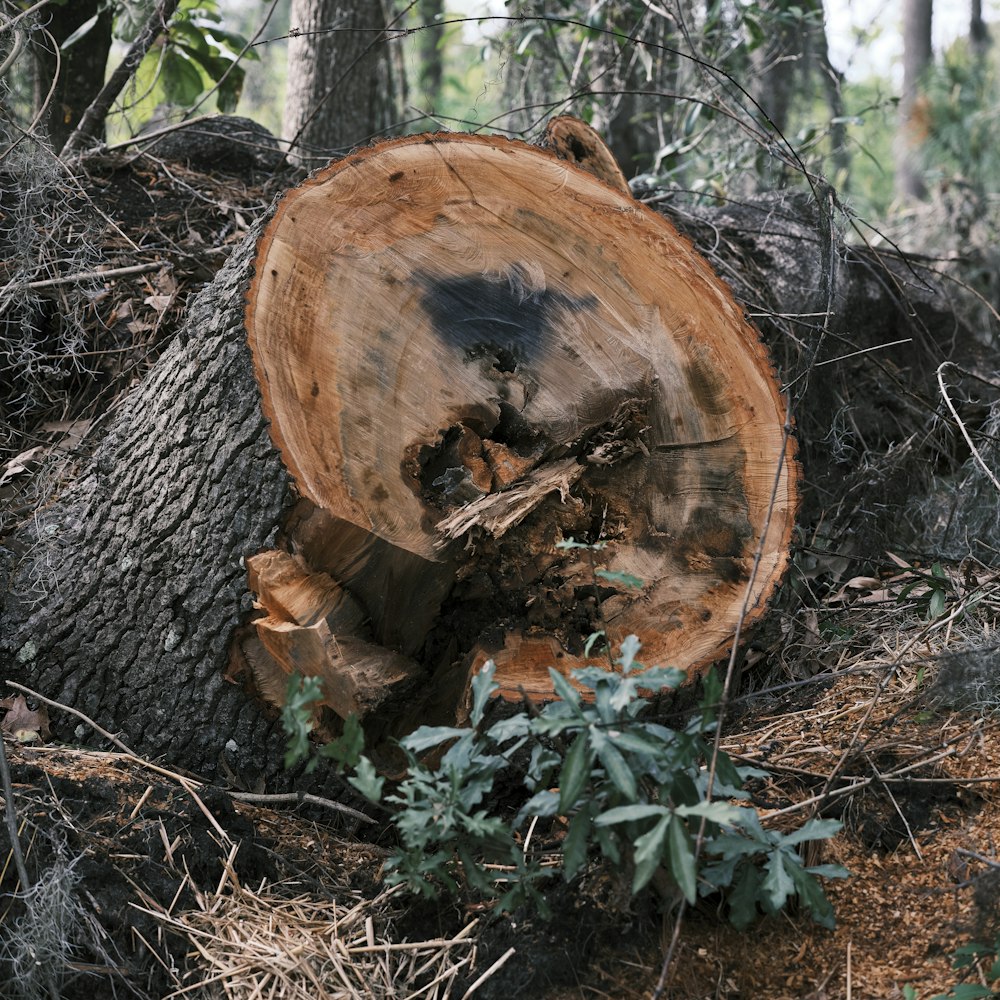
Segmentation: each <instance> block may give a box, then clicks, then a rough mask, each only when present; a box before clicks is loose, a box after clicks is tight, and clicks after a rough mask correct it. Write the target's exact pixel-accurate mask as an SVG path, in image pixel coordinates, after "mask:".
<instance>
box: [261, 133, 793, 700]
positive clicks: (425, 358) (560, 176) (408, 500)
mask: <svg viewBox="0 0 1000 1000" xmlns="http://www.w3.org/2000/svg"><path fill="white" fill-rule="evenodd" d="M574 129H575V133H576V135H579V136H582V137H583V138H584V139H586V140H587V144H585V143H583V142H580V141H578V140H577V139H576V135H574V134H573V130H574ZM549 142H550V145H552V146H553V147H554V148H555V150H556V152H557V153H562V154H563V155H564V156H567V155H571V156H572V159H573V160H574V161H575V162H576V163H577V164H582V165H584V166H586V165H587V164H588V163H591V164H593V166H594V167H595V170H594V172H595V173H596V174H597V176H598V177H600V178H602V180H605V181H607V182H606V183H603V182H602V180H597V179H595V177H594V176H591V173H590V172H587V171H586V170H580V169H576V168H575V167H574V166H570V165H569V164H568V163H567V162H566V160H565V159H557V158H556V157H554V156H552V155H550V154H548V153H546V152H543V151H541V150H539V149H537V148H534V147H531V146H527V145H524V144H522V143H517V142H509V141H507V140H504V139H500V138H497V137H486V136H469V135H459V134H449V135H436V136H430V137H427V136H418V137H414V138H406V139H401V140H397V141H395V142H390V143H385V144H382V145H379V146H376V147H374V148H372V149H366V150H362V151H360V152H357V153H355V154H354V155H352V156H350V157H347V158H346V159H344V160H341V161H339V162H337V163H334V164H333V165H331V166H330V167H328V168H327V169H325V170H323V171H321V172H320V173H318V174H316V175H315V176H314V177H312V178H311V179H310V180H309V181H307V182H306V183H305V184H303V185H302V186H301V187H299V188H298V189H296V190H294V191H293V192H291V193H290V194H289V195H288V196H286V198H285V200H284V201H283V202H282V204H281V205H280V206H279V208H278V210H277V212H276V213H275V216H274V218H273V219H272V221H271V222H270V224H269V225H268V227H267V230H266V232H265V234H264V237H263V239H262V241H261V244H260V249H259V252H258V260H257V270H256V276H255V278H254V281H253V284H252V286H251V290H250V295H249V308H248V313H247V329H248V332H249V339H250V345H251V349H252V352H253V357H254V369H255V371H256V374H257V380H258V383H259V384H260V386H261V392H262V396H263V407H264V412H265V414H266V415H267V417H268V420H269V422H270V429H271V435H272V438H273V440H274V443H275V445H276V446H277V448H278V450H279V452H280V453H281V456H282V459H283V461H284V464H285V466H286V467H287V469H288V470H289V471H290V472H291V474H292V476H293V478H294V480H295V483H296V485H297V488H298V491H299V493H300V495H301V497H302V502H301V504H300V507H299V512H298V514H297V515H296V520H295V522H294V524H293V525H292V526H291V527H290V528H289V529H288V531H287V533H286V543H285V546H286V548H287V550H288V551H289V552H293V553H295V559H294V562H293V561H292V560H291V559H290V558H288V557H286V558H285V559H280V558H277V557H276V556H274V555H269V556H267V557H260V558H259V560H258V563H257V564H256V565H259V566H260V571H259V574H258V582H257V583H256V585H255V589H256V590H257V592H258V594H259V595H260V598H259V599H260V604H261V605H262V607H263V608H264V609H265V610H266V611H267V616H266V617H265V618H263V619H262V620H261V621H259V622H258V623H257V632H258V638H259V641H260V644H261V646H263V647H264V649H266V651H267V653H268V654H270V657H271V659H273V660H274V661H275V662H276V663H277V664H278V665H279V668H280V670H281V671H282V672H284V673H288V672H291V671H292V670H298V671H300V672H303V673H307V674H316V675H320V676H322V677H323V678H325V680H326V682H327V683H326V686H325V690H326V691H328V692H334V691H335V692H337V694H336V695H328V700H327V703H328V704H329V705H330V706H331V707H332V708H334V709H335V710H336V711H337V712H339V713H340V714H341V715H346V714H347V713H348V712H349V711H358V710H359V709H360V708H362V707H363V706H369V707H370V708H373V707H374V706H375V705H377V704H378V703H379V702H380V701H381V700H382V699H383V698H385V697H386V696H387V695H388V694H389V692H390V691H391V689H392V687H393V686H394V685H401V686H402V687H403V688H410V687H412V685H413V682H414V679H415V678H420V677H431V678H433V682H432V684H433V687H434V690H435V692H436V696H437V697H443V698H444V701H445V702H448V703H454V702H455V701H456V699H458V698H459V696H460V694H461V691H462V689H463V688H464V686H465V684H466V683H467V679H468V676H469V671H470V670H475V669H477V668H478V667H480V666H481V665H482V664H483V663H484V662H485V661H486V660H487V659H492V660H494V661H495V662H496V664H497V674H496V677H497V680H498V681H499V683H500V686H501V693H502V694H503V695H504V696H506V697H511V698H518V697H520V696H521V695H522V694H523V693H526V694H528V695H530V696H531V697H534V698H543V699H544V698H551V697H553V690H552V683H551V680H550V677H549V674H548V668H549V667H555V668H556V669H558V670H559V671H560V672H562V673H564V674H568V673H569V671H571V670H572V669H573V668H575V667H579V666H582V665H583V664H584V663H585V662H587V657H586V656H585V655H584V650H585V645H586V642H587V639H588V636H590V635H591V634H592V633H594V632H604V633H605V635H606V637H607V639H608V640H609V641H610V643H611V645H612V646H616V645H617V644H618V643H619V642H620V641H621V640H622V639H623V638H624V637H625V636H626V635H628V634H631V633H634V634H635V635H637V636H638V637H639V639H640V640H641V642H642V645H643V654H642V656H643V661H644V662H645V663H646V664H647V665H651V664H653V663H657V664H664V665H666V664H669V665H673V666H677V667H680V668H682V669H685V670H693V669H697V668H700V667H702V666H704V665H706V664H708V663H710V662H712V661H713V660H714V659H716V658H718V657H719V655H720V654H721V653H723V652H724V651H725V650H726V648H727V646H728V644H729V643H730V642H731V641H732V638H733V634H734V631H735V629H736V625H737V622H738V621H739V619H740V617H741V615H742V614H743V612H744V610H745V607H746V608H748V609H749V613H748V614H747V615H746V618H747V619H753V618H756V617H757V616H758V615H759V614H760V613H761V612H762V610H763V608H764V604H765V601H766V600H767V598H768V596H769V595H770V593H771V591H772V590H773V588H774V586H775V583H776V581H777V580H778V578H779V577H780V575H781V573H782V572H783V570H784V567H785V563H786V558H787V550H788V543H789V536H790V532H791V529H792V524H793V517H794V510H795V466H794V463H793V461H792V460H791V447H792V446H791V443H790V441H789V439H788V436H787V434H786V433H785V431H784V427H785V423H786V408H785V403H784V401H783V400H782V398H781V396H780V394H779V392H778V389H777V386H776V384H775V378H774V374H773V372H772V369H771V365H770V362H769V359H768V356H767V353H766V351H765V349H764V348H763V346H762V345H761V343H760V340H759V337H758V335H757V333H756V331H755V330H754V329H753V328H752V327H750V326H749V325H748V324H747V322H746V321H745V320H744V319H743V317H742V314H741V312H740V310H739V308H738V307H737V306H736V304H735V303H734V301H733V299H732V297H731V295H730V294H729V292H728V291H727V289H726V288H725V286H724V285H723V284H722V283H721V281H719V279H718V278H717V277H716V276H715V275H714V274H712V273H711V271H710V270H709V268H708V267H707V265H706V264H705V263H704V262H703V260H702V259H701V258H700V257H699V256H698V255H697V254H696V253H695V252H694V251H693V249H692V247H691V245H690V244H689V243H688V241H687V240H686V239H684V238H682V237H681V236H679V235H678V234H677V232H676V231H675V230H674V229H673V228H672V227H671V226H670V224H669V223H667V222H666V221H665V220H664V219H662V218H661V217H660V216H658V215H656V214H654V213H653V212H651V211H649V210H648V209H646V208H645V207H643V206H641V205H639V204H637V203H636V202H635V201H634V200H633V199H632V198H631V196H630V195H629V194H628V193H627V192H628V189H627V186H625V185H624V182H623V181H621V180H620V173H618V174H617V176H616V175H615V173H614V171H613V170H611V169H609V167H608V161H609V160H610V156H609V154H607V153H606V149H604V147H603V144H600V140H599V139H597V137H596V135H595V134H594V133H592V132H590V130H589V129H587V128H586V126H582V124H580V123H574V121H573V120H567V119H560V120H558V122H557V123H556V126H554V127H550V130H549ZM595 145H596V146H597V149H598V150H599V151H603V153H604V154H605V155H604V156H602V157H593V156H591V151H592V150H593V149H594V148H595ZM610 162H611V166H612V167H613V166H614V164H613V161H610ZM570 540H572V541H576V542H578V543H586V544H594V543H597V544H598V545H600V546H601V548H600V549H599V551H596V552H595V551H593V550H590V549H581V548H561V547H560V543H565V542H567V541H570ZM758 555H759V564H758V565H757V567H756V573H755V574H754V564H755V558H756V557H757V556H758ZM265 558H267V559H269V560H270V561H271V565H272V566H273V568H274V569H275V570H276V571H278V572H280V575H282V576H283V578H284V580H285V583H284V586H285V587H286V588H287V587H290V586H291V579H292V578H293V577H294V576H295V574H296V571H297V574H298V580H299V586H300V590H301V591H302V592H306V591H311V593H312V595H313V596H312V598H311V599H309V600H306V601H305V602H304V606H303V608H302V609H300V611H299V612H298V613H289V612H288V609H287V602H283V601H282V600H279V599H276V598H275V596H274V594H273V588H272V593H270V594H268V593H265V592H264V591H266V590H267V589H268V582H267V577H268V573H267V571H266V570H265V569H264V568H263V560H264V559H265ZM279 567H280V570H279ZM595 570H596V574H595ZM752 575H753V582H752V584H750V580H751V576H752ZM748 585H749V590H748ZM347 601H350V611H349V612H348V618H349V622H348V621H346V620H345V621H344V622H343V623H342V624H337V623H335V622H333V621H332V620H331V616H333V617H336V616H338V615H342V614H343V610H342V609H343V608H344V605H345V602H347ZM355 602H357V603H355ZM359 606H360V608H363V611H361V610H359ZM328 609H333V610H328ZM345 644H346V647H353V648H354V649H355V650H356V653H355V655H351V654H349V653H348V652H347V648H346V647H345ZM358 656H360V657H361V662H363V664H364V666H363V667H362V668H361V671H360V673H359V668H358V666H357V662H358V661H357V657H358ZM251 658H252V659H253V660H254V662H255V663H256V664H257V665H258V667H257V669H258V670H260V669H261V668H260V663H261V660H262V657H261V650H260V649H257V650H255V653H253V654H251ZM278 676H279V677H280V674H279V675H278ZM421 711H423V709H421Z"/></svg>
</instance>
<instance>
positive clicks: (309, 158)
mask: <svg viewBox="0 0 1000 1000" xmlns="http://www.w3.org/2000/svg"><path fill="white" fill-rule="evenodd" d="M291 26H292V31H293V32H294V34H293V35H292V37H291V38H290V39H289V43H288V88H287V91H286V94H285V121H284V127H283V132H284V135H285V137H286V138H287V139H289V140H290V141H291V142H292V143H293V146H292V158H293V159H294V160H296V161H297V162H300V163H303V164H306V165H316V164H317V163H321V162H325V161H326V160H329V159H330V158H331V157H332V156H334V155H339V154H343V153H345V152H347V151H348V150H350V149H351V148H353V147H354V146H357V145H359V144H360V143H363V142H368V141H369V140H370V139H371V138H373V137H374V136H377V135H380V134H381V133H383V132H384V131H385V130H386V129H387V128H388V127H389V126H390V125H391V124H392V122H393V119H394V115H393V113H392V110H393V97H392V83H391V71H390V60H389V50H388V42H387V40H386V37H385V33H384V32H385V27H386V20H385V13H384V10H383V6H382V0H292V15H291Z"/></svg>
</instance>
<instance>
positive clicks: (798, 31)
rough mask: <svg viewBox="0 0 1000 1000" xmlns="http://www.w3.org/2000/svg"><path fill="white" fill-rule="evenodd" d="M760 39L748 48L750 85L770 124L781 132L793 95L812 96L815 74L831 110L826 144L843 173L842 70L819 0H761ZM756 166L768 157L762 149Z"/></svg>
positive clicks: (784, 128)
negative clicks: (835, 58)
mask: <svg viewBox="0 0 1000 1000" xmlns="http://www.w3.org/2000/svg"><path fill="white" fill-rule="evenodd" d="M758 17H759V21H758V22H757V23H758V24H759V26H760V31H761V33H762V34H763V36H764V40H763V41H762V42H761V43H760V44H759V45H758V46H757V47H756V48H754V49H753V50H752V52H751V54H750V67H749V68H750V76H749V79H750V82H749V85H748V89H749V91H750V94H751V96H752V97H753V99H754V101H755V102H756V103H757V106H758V107H759V109H760V111H761V112H763V113H764V114H766V115H767V117H768V119H769V122H770V124H771V125H772V126H773V127H774V129H775V130H776V131H777V132H779V133H781V134H782V135H785V134H786V132H787V131H788V127H789V119H790V117H791V114H792V110H793V105H794V104H795V99H796V97H797V96H799V97H801V95H803V94H804V95H805V96H806V100H807V101H809V100H811V98H812V92H813V86H814V82H815V81H816V80H819V82H820V86H821V89H822V94H823V100H824V103H825V104H826V106H827V110H828V111H829V114H830V122H831V124H830V144H831V152H832V159H833V164H834V167H835V169H837V170H838V171H842V172H844V173H845V174H846V169H847V166H848V163H847V151H846V139H845V134H844V125H843V118H844V105H843V99H842V97H841V89H840V88H841V75H840V73H838V71H837V70H836V69H835V68H834V67H833V65H832V64H831V62H830V54H829V46H828V44H827V37H826V19H825V17H824V10H823V4H822V2H821V0H804V2H798V0H765V2H764V3H762V4H760V9H759V13H758ZM757 162H758V170H759V171H762V170H763V168H764V165H765V164H767V163H770V162H773V161H771V160H770V158H769V157H767V155H766V152H765V150H763V149H761V152H760V155H759V156H758V159H757Z"/></svg>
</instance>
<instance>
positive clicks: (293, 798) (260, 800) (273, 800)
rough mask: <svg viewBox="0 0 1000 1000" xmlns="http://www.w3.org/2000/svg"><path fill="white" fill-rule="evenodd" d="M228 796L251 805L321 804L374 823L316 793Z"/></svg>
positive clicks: (362, 815) (341, 804) (357, 811)
mask: <svg viewBox="0 0 1000 1000" xmlns="http://www.w3.org/2000/svg"><path fill="white" fill-rule="evenodd" d="M228 794H229V796H230V798H233V799H236V801H237V802H249V803H251V804H252V805H261V806H267V805H287V804H290V803H296V804H298V805H301V804H306V805H311V806H321V807H322V808H323V809H332V810H333V811H334V812H339V813H343V814H344V815H346V816H350V817H351V819H356V820H357V821H358V822H359V823H374V822H375V818H374V817H373V816H368V815H366V814H365V813H363V812H361V811H360V810H358V809H352V808H351V807H350V806H345V805H344V804H343V803H342V802H334V800H333V799H324V798H321V797H320V796H318V795H310V794H309V793H308V792H283V793H281V794H275V795H258V794H257V793H256V792H229V793H228Z"/></svg>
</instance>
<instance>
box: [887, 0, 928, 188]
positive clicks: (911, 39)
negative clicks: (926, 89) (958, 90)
mask: <svg viewBox="0 0 1000 1000" xmlns="http://www.w3.org/2000/svg"><path fill="white" fill-rule="evenodd" d="M932 15H933V2H932V0H904V3H903V91H902V93H901V94H900V98H899V131H898V133H897V135H896V193H897V196H898V197H899V198H900V199H902V200H904V201H910V200H914V199H922V198H926V197H927V187H926V185H925V184H924V178H923V169H922V165H921V151H922V149H923V146H924V142H925V141H926V139H927V135H928V131H929V128H930V123H929V121H928V109H927V102H926V98H925V97H924V96H923V94H922V93H921V82H922V80H923V78H924V76H925V74H926V73H927V70H928V69H929V67H930V65H931V54H932V50H931V24H932V19H933V17H932Z"/></svg>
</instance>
